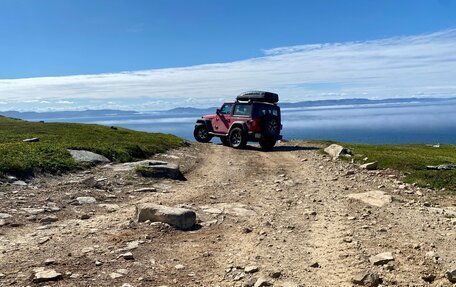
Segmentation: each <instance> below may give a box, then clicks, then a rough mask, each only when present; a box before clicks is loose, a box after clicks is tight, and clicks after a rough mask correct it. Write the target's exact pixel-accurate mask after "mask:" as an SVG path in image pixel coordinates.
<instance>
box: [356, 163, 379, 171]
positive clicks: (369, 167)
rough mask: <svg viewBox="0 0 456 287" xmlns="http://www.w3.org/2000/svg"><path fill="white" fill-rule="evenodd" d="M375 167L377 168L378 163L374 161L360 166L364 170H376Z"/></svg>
mask: <svg viewBox="0 0 456 287" xmlns="http://www.w3.org/2000/svg"><path fill="white" fill-rule="evenodd" d="M377 167H378V162H376V161H374V162H368V163H365V164H362V165H361V166H360V168H362V169H366V170H376V169H377Z"/></svg>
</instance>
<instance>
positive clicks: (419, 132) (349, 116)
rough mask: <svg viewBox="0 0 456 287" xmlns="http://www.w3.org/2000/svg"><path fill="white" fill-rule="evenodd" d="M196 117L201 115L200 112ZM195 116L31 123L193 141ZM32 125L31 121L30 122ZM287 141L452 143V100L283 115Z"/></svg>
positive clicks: (455, 121) (455, 128) (455, 111)
mask: <svg viewBox="0 0 456 287" xmlns="http://www.w3.org/2000/svg"><path fill="white" fill-rule="evenodd" d="M199 113H200V112H199ZM199 113H197V112H194V111H193V112H192V111H188V112H184V113H182V112H174V113H173V112H150V113H134V114H119V115H116V114H113V115H103V116H91V117H79V118H78V117H68V118H65V117H63V118H62V117H61V118H49V117H48V118H39V119H37V118H34V119H33V120H45V121H60V122H81V123H96V124H102V125H108V126H112V125H114V126H121V127H125V128H129V129H134V130H139V131H148V132H161V133H169V134H175V135H177V136H180V137H183V138H186V139H188V140H192V141H193V140H194V139H193V128H194V123H195V121H196V119H198V118H199V117H200V116H201V114H199ZM29 120H30V119H29ZM282 124H283V127H284V128H283V132H282V134H283V136H284V138H285V139H322V140H336V141H342V142H356V143H376V144H386V143H453V144H455V143H456V100H449V101H444V102H437V103H391V104H367V105H351V106H349V105H348V106H320V107H307V108H306V107H301V108H286V109H282Z"/></svg>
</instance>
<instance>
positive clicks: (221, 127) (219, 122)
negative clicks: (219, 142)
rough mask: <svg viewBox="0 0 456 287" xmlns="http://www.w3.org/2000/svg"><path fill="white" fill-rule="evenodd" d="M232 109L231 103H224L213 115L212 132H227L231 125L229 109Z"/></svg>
mask: <svg viewBox="0 0 456 287" xmlns="http://www.w3.org/2000/svg"><path fill="white" fill-rule="evenodd" d="M232 109H233V104H224V105H223V106H222V107H221V108H220V109H219V111H218V113H217V114H216V115H215V117H214V119H213V122H212V126H213V127H214V132H216V133H220V134H226V133H228V130H229V128H230V125H231V110H232Z"/></svg>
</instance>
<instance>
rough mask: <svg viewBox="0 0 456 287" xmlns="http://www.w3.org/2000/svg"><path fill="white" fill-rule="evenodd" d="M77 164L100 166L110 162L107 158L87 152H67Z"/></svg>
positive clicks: (70, 150)
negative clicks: (84, 163) (85, 163)
mask: <svg viewBox="0 0 456 287" xmlns="http://www.w3.org/2000/svg"><path fill="white" fill-rule="evenodd" d="M68 151H69V152H70V154H71V156H72V157H73V159H74V160H75V161H77V162H88V163H92V164H102V163H109V162H111V161H110V160H109V159H108V158H107V157H105V156H102V155H100V154H97V153H94V152H91V151H87V150H73V149H69V150H68Z"/></svg>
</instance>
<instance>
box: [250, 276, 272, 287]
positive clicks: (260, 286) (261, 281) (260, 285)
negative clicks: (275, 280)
mask: <svg viewBox="0 0 456 287" xmlns="http://www.w3.org/2000/svg"><path fill="white" fill-rule="evenodd" d="M266 286H272V283H271V282H269V281H268V280H266V279H265V278H258V280H257V281H256V282H255V285H253V287H266Z"/></svg>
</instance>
